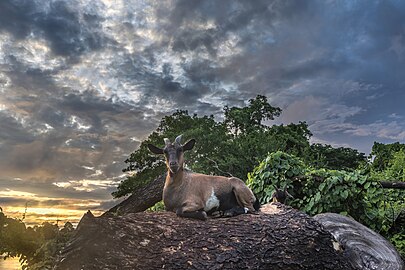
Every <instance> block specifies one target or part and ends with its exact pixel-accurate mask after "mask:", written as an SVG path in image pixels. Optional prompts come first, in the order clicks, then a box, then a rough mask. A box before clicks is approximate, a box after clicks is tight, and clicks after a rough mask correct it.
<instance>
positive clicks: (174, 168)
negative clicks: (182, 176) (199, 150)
mask: <svg viewBox="0 0 405 270" xmlns="http://www.w3.org/2000/svg"><path fill="white" fill-rule="evenodd" d="M179 168H180V167H179V164H178V163H177V162H170V164H169V169H170V171H171V172H172V173H177V171H178V170H179Z"/></svg>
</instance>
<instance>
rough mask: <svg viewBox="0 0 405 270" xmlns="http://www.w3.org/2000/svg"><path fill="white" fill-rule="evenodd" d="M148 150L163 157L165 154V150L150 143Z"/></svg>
mask: <svg viewBox="0 0 405 270" xmlns="http://www.w3.org/2000/svg"><path fill="white" fill-rule="evenodd" d="M148 148H149V150H150V151H151V152H152V153H154V154H157V155H162V154H163V149H162V148H159V147H156V146H154V145H153V144H150V143H148Z"/></svg>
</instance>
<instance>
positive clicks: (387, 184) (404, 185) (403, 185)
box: [379, 180, 405, 189]
mask: <svg viewBox="0 0 405 270" xmlns="http://www.w3.org/2000/svg"><path fill="white" fill-rule="evenodd" d="M379 183H380V185H381V186H382V187H383V188H395V189H405V182H404V181H395V180H393V181H391V180H389V181H385V180H384V181H379Z"/></svg>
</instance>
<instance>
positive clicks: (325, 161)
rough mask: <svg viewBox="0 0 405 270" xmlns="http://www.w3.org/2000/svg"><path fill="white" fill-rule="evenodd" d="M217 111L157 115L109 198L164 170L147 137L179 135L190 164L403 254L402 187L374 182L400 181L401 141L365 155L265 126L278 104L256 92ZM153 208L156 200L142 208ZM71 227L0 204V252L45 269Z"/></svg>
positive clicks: (294, 129)
mask: <svg viewBox="0 0 405 270" xmlns="http://www.w3.org/2000/svg"><path fill="white" fill-rule="evenodd" d="M223 112H224V114H223V120H222V121H216V120H215V118H214V117H213V116H212V115H211V116H198V115H196V114H194V115H189V113H188V112H187V111H177V112H175V113H174V114H172V115H169V116H165V117H164V118H163V119H162V120H161V122H160V124H159V126H158V128H157V129H156V130H155V131H154V132H153V133H151V134H150V135H149V137H148V138H147V139H146V140H144V141H143V142H142V143H141V145H140V147H139V149H138V150H136V151H135V152H133V153H132V154H131V155H130V156H129V157H128V159H127V160H126V161H125V162H126V164H127V165H126V168H125V169H124V171H127V172H131V175H130V176H129V177H128V178H127V179H126V180H124V181H122V182H121V183H120V185H119V186H118V188H117V191H115V192H114V193H113V195H114V197H121V196H125V195H127V194H130V193H131V192H132V191H133V190H134V189H136V188H139V187H141V186H142V185H145V184H146V183H147V182H148V181H151V180H152V179H154V178H155V177H157V176H158V175H160V174H162V173H163V172H164V169H165V165H164V161H163V160H162V158H161V157H160V156H155V155H151V154H150V153H149V150H148V148H147V144H148V143H152V144H155V145H157V146H163V138H165V137H167V138H170V139H174V138H175V137H176V136H177V135H179V134H183V135H184V138H185V139H189V138H195V139H196V140H197V144H196V146H195V150H194V151H189V152H186V153H185V155H186V157H185V159H186V162H187V164H188V167H189V168H190V169H192V170H194V171H198V172H201V173H206V174H216V175H225V176H230V175H232V176H236V177H239V178H241V179H244V180H245V179H246V181H247V183H248V185H249V186H250V187H251V188H252V190H253V191H254V192H255V194H256V195H257V196H258V198H259V199H260V201H261V202H262V203H266V202H269V201H270V200H271V197H272V193H273V192H274V189H275V187H276V186H277V187H278V188H287V190H288V192H289V193H290V194H291V195H292V196H293V197H294V198H293V199H290V201H288V202H287V204H290V205H292V206H293V207H296V208H298V209H301V210H302V211H305V212H307V213H308V214H310V215H314V214H318V213H322V212H336V213H341V214H343V215H349V216H351V217H353V218H355V219H356V220H358V221H360V222H362V223H363V224H365V225H367V226H368V227H370V228H373V229H374V230H376V231H378V232H380V233H381V234H382V235H383V236H385V237H386V238H388V239H389V240H390V241H391V242H392V243H393V244H394V245H395V246H396V248H397V249H398V250H399V251H400V253H401V254H402V256H404V257H405V237H404V235H405V224H404V222H405V202H404V200H403V198H404V197H405V194H404V191H403V190H393V189H382V188H381V186H380V184H379V181H380V180H397V181H405V170H404V168H405V144H400V143H393V144H381V143H377V142H376V143H374V145H373V148H372V151H371V155H370V157H369V159H367V158H366V156H365V155H364V154H363V153H359V152H358V151H357V150H355V149H351V148H345V147H340V148H334V147H332V146H330V145H322V144H312V145H311V144H310V143H309V139H310V137H311V135H312V134H311V132H310V130H309V129H308V125H307V124H306V123H305V122H299V123H298V124H294V123H292V124H288V125H271V122H270V121H272V120H274V118H275V117H278V116H279V115H280V114H281V109H280V108H276V107H273V106H271V105H270V104H269V103H268V101H267V98H266V97H265V96H260V95H259V96H257V97H256V98H255V99H251V100H249V101H248V103H247V104H246V106H245V107H242V108H239V107H231V108H230V107H227V106H226V107H225V108H224V110H223ZM371 160H372V161H371ZM161 209H163V205H162V203H160V204H157V205H155V206H154V207H152V208H150V209H149V210H150V211H157V210H161ZM0 210H1V208H0ZM73 231H74V228H73V226H72V224H70V223H66V224H65V226H64V227H63V228H58V226H57V225H53V224H50V223H44V224H42V225H41V226H34V227H27V226H26V225H25V224H24V222H23V220H19V219H15V218H9V217H7V216H6V215H5V214H4V213H3V212H2V211H0V254H6V256H8V257H20V258H21V262H22V263H25V267H26V268H27V267H28V268H29V269H51V266H52V264H53V262H54V260H55V258H56V255H57V253H58V251H59V250H60V249H61V248H62V247H63V246H64V245H65V243H66V242H67V240H68V239H69V237H70V236H71V235H72V233H73Z"/></svg>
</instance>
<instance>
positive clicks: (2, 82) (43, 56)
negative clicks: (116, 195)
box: [0, 0, 405, 224]
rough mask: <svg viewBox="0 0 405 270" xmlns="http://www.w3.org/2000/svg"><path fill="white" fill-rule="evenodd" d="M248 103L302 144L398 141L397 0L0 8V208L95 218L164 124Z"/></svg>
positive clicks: (401, 62) (13, 1)
mask: <svg viewBox="0 0 405 270" xmlns="http://www.w3.org/2000/svg"><path fill="white" fill-rule="evenodd" d="M258 94H261V95H266V96H267V98H268V100H269V102H270V104H271V105H272V106H276V107H280V108H281V109H282V110H283V113H282V115H281V116H280V117H279V118H277V119H276V120H275V121H274V122H273V123H271V124H281V123H284V124H289V123H298V122H299V121H306V122H307V123H308V125H309V128H310V130H311V131H312V133H313V137H312V138H311V142H314V143H316V142H319V143H327V144H331V145H333V146H345V147H352V148H355V149H358V150H359V151H361V152H364V153H366V154H368V153H369V152H370V150H371V147H372V145H373V142H374V141H378V142H383V143H392V142H396V141H399V142H402V143H404V142H405V122H404V119H405V106H404V103H405V2H404V1H399V0H398V1H394V0H392V1H389V0H387V1H368V0H367V1H366V0H364V1H343V0H342V1H331V0H322V1H321V0H320V1H316V0H314V1H288V0H279V1H277V0H276V1H268V0H263V1H262V0H255V1H244V0H239V1H237V0H235V1H230V0H221V1H214V0H206V1H200V0H195V1H189V0H180V1H166V0H156V1H140V0H137V1H128V0H87V1H85V0H66V1H61V0H56V1H51V0H0V151H1V155H0V206H1V207H2V208H3V210H4V211H5V212H6V214H8V215H11V216H16V217H22V214H23V213H24V211H26V212H27V214H26V221H27V222H28V223H32V224H33V223H38V222H42V221H45V220H48V221H51V222H55V221H56V220H57V219H59V220H61V221H67V220H69V221H73V222H77V220H78V219H79V218H80V217H81V216H82V215H83V214H84V213H85V212H86V211H87V210H88V209H90V210H92V211H93V212H94V213H95V214H96V215H97V214H100V213H102V212H103V211H104V210H106V209H108V208H110V207H111V206H113V205H114V204H115V203H117V201H114V200H113V199H112V196H111V192H112V191H114V190H115V188H116V186H117V184H118V183H119V182H120V181H121V180H123V179H124V178H125V174H123V173H122V169H123V168H124V167H126V166H125V163H124V160H125V159H126V158H127V157H128V156H129V154H130V153H131V152H132V151H134V150H136V149H137V147H138V146H139V143H140V142H141V141H142V140H143V139H145V138H146V137H147V136H148V135H149V134H150V133H151V132H152V131H154V130H155V129H156V127H157V125H158V124H159V121H160V120H161V118H162V117H163V116H165V115H169V114H171V113H173V112H175V111H176V110H178V109H182V110H188V111H189V112H190V113H197V114H198V115H201V116H202V115H211V114H213V115H214V116H215V117H216V119H218V120H220V119H221V117H222V112H223V110H222V109H223V107H224V106H225V105H229V106H244V105H246V104H247V103H246V102H247V101H248V100H249V99H251V98H254V97H255V96H256V95H258ZM25 208H26V210H25Z"/></svg>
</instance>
